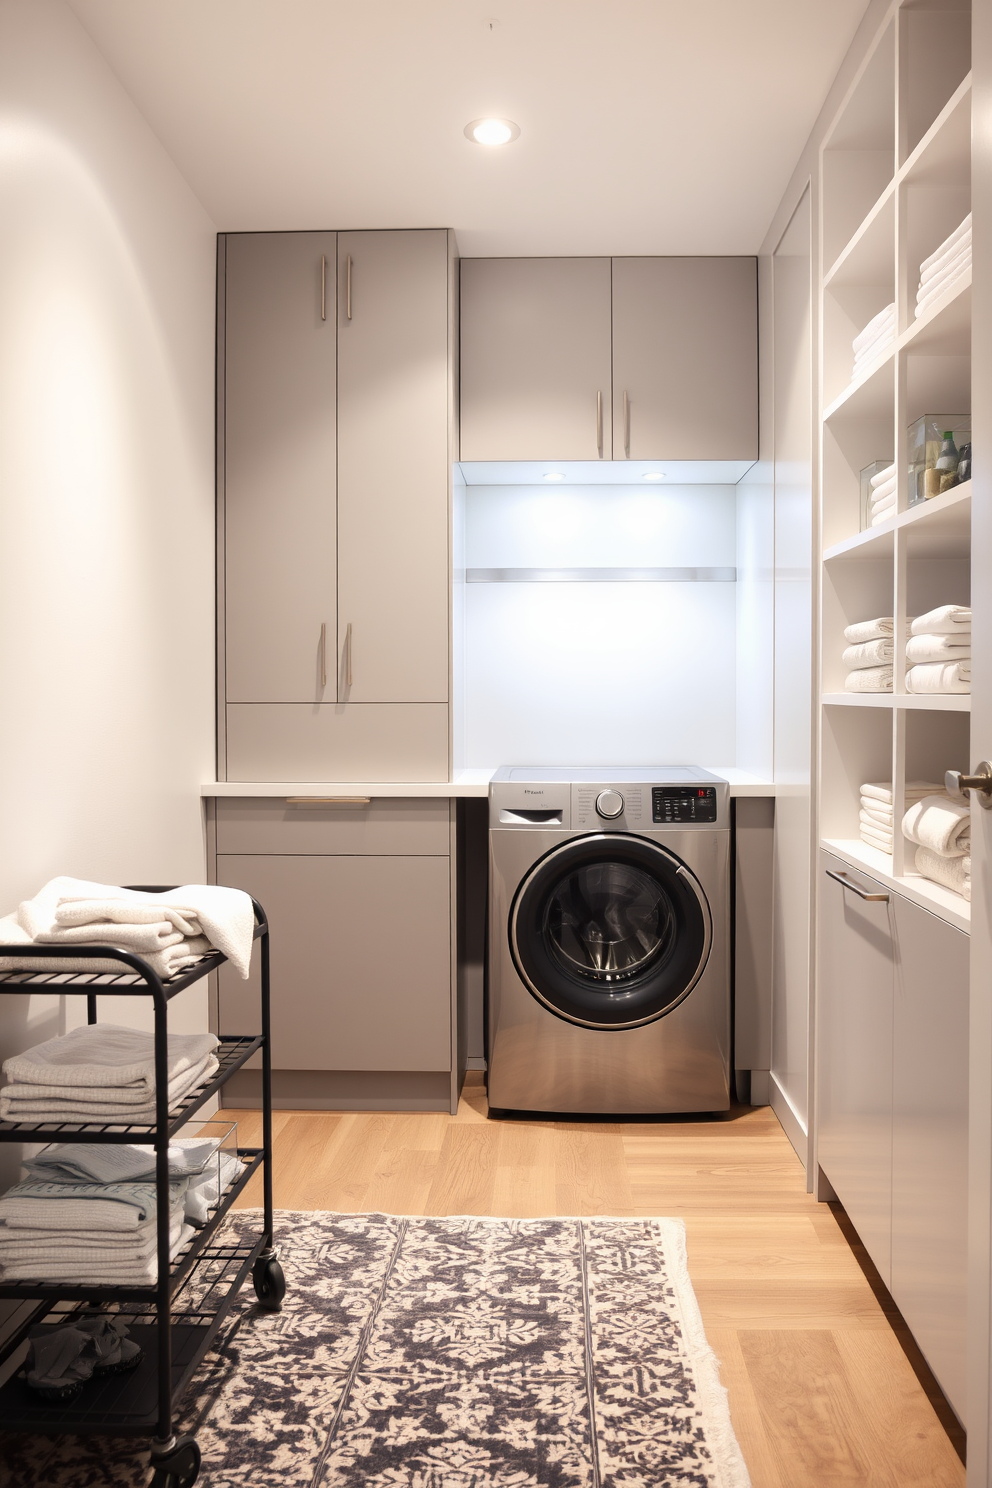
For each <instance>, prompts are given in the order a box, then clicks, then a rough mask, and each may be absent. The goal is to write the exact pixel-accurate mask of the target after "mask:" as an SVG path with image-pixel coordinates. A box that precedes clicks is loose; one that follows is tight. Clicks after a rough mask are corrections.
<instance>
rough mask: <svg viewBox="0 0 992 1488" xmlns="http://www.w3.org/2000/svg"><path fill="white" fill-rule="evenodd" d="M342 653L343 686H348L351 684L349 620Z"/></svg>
mask: <svg viewBox="0 0 992 1488" xmlns="http://www.w3.org/2000/svg"><path fill="white" fill-rule="evenodd" d="M344 654H345V662H344V680H345V686H346V687H350V686H351V683H352V675H351V621H350V620H349V621H348V628H347V630H346V631H345V633H344Z"/></svg>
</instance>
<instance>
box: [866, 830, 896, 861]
mask: <svg viewBox="0 0 992 1488" xmlns="http://www.w3.org/2000/svg"><path fill="white" fill-rule="evenodd" d="M860 836H861V841H862V842H865V843H867V845H868V846H869V847H873V848H874V849H875V851H876V852H883V853H888V854H889V856H890V857H891V856H892V837H891V835H890V834H888V833H885V832H876V831H874V830H873V828H871V827H868V826H865V825H864V823H862V825H861V831H860Z"/></svg>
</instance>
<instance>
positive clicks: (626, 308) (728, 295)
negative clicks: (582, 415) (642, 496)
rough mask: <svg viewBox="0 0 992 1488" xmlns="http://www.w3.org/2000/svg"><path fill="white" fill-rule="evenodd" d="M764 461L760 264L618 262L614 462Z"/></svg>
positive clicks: (615, 267)
mask: <svg viewBox="0 0 992 1488" xmlns="http://www.w3.org/2000/svg"><path fill="white" fill-rule="evenodd" d="M624 395H626V405H625V402H624ZM757 457H758V299H757V265H756V262H755V260H754V259H753V258H615V259H614V260H613V458H614V459H615V460H622V459H624V458H629V459H631V460H754V459H757Z"/></svg>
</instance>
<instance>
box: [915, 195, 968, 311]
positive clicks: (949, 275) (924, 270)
mask: <svg viewBox="0 0 992 1488" xmlns="http://www.w3.org/2000/svg"><path fill="white" fill-rule="evenodd" d="M970 269H971V213H970V212H969V213H968V215H967V217H966V218H965V219H964V221H963V222H962V223H961V226H960V227H957V228H955V229H954V231H953V232H952V233H951V235H950V237H949V238H945V239H944V241H943V242H942V243H941V245H940V247H939V248H938V249H936V251H935V252H933V253H931V255H930V257H929V258H927V259H924V261H923V263H921V264H920V287H919V290H918V291H917V295H916V313H917V315H925V314H926V313H927V311H928V310H929V309H930V307H931V305H932V304H933V303H934V301H935V300H939V299H940V297H941V295H944V294H947V293H948V291H949V290H951V289H953V287H954V285H955V284H956V283H957V281H958V280H959V279H960V278H961V277H962V276H963V275H964V274H967V273H968V272H969V271H970Z"/></svg>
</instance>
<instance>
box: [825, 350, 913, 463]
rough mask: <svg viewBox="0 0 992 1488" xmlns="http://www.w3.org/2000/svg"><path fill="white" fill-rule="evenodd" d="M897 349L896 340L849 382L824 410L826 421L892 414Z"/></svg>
mask: <svg viewBox="0 0 992 1488" xmlns="http://www.w3.org/2000/svg"><path fill="white" fill-rule="evenodd" d="M895 350H896V343H895V341H894V340H893V342H892V344H891V346H890V347H889V349H888V350H887V351H885V352H883V353H882V355H881V356H880V357H878V359H877V360H876V361H874V362H872V363H871V365H870V367H869V368H868V369H867V371H865V372H863V373H862V374H861V376H860V377H858V378H856V379H855V380H854V381H853V382H849V383H848V385H847V387H846V388H845V389H844V391H843V392H842V393H839V394H838V395H837V397H836V398H834V400H833V401H832V402H831V403H828V404H827V406H826V408H825V409H824V410H823V422H824V423H825V424H828V423H831V422H837V423H840V422H843V421H851V420H861V419H870V418H878V417H879V416H882V415H885V414H886V413H891V409H892V402H893V396H894V385H893V371H892V365H893V358H894V357H895ZM852 357H853V352H852ZM890 439H891V435H890ZM865 463H866V464H867V463H868V462H867V461H866V462H865Z"/></svg>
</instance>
